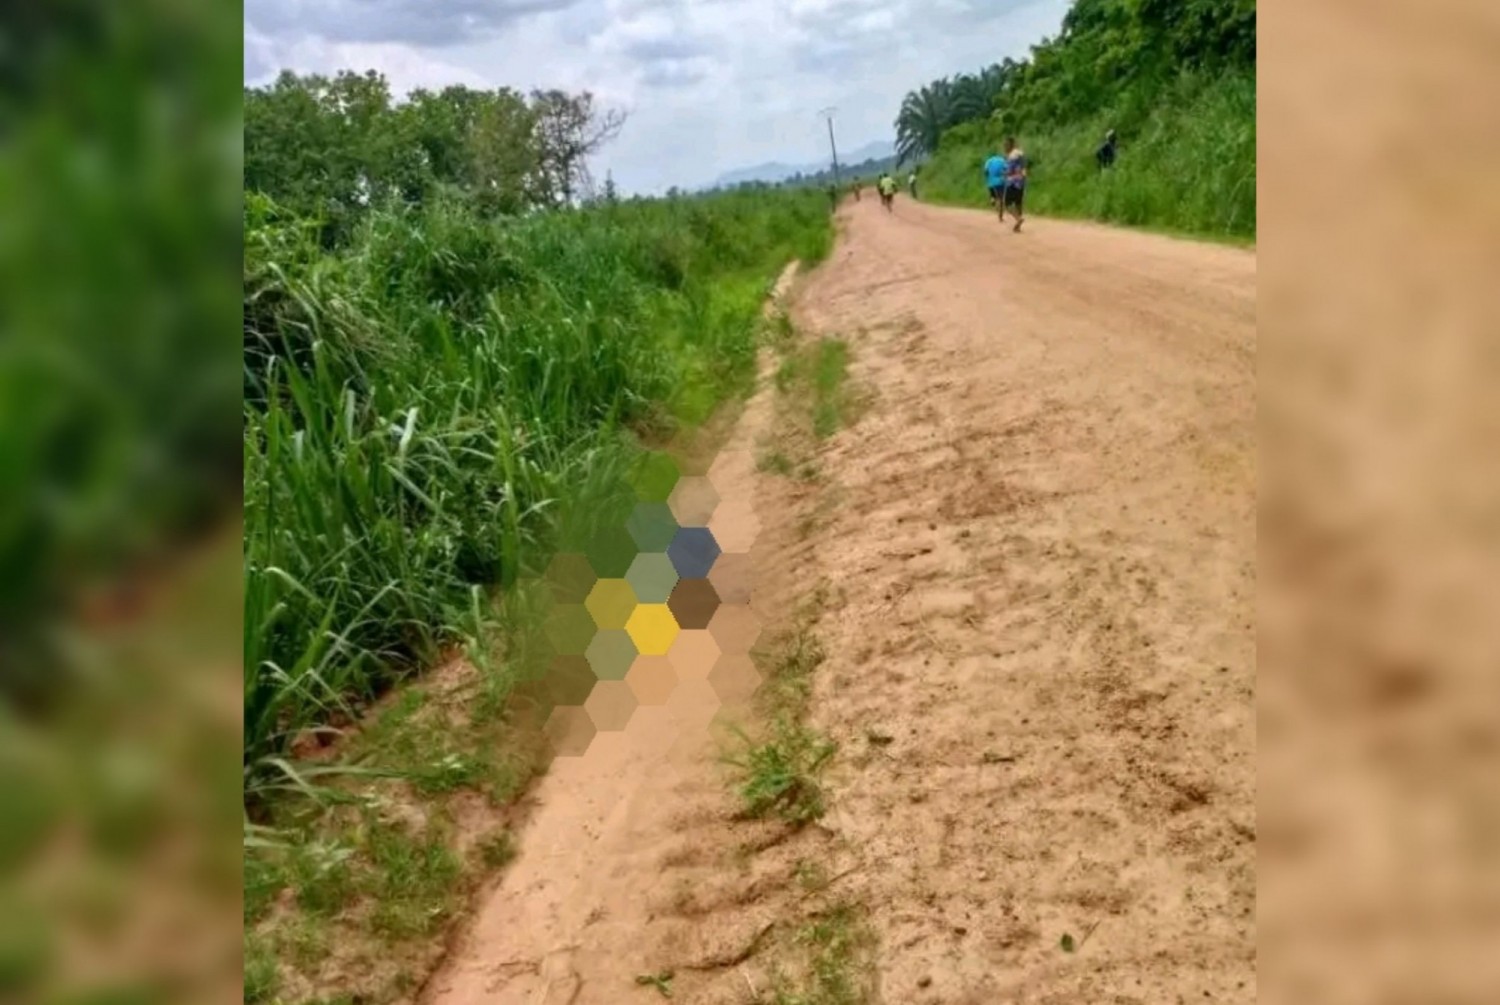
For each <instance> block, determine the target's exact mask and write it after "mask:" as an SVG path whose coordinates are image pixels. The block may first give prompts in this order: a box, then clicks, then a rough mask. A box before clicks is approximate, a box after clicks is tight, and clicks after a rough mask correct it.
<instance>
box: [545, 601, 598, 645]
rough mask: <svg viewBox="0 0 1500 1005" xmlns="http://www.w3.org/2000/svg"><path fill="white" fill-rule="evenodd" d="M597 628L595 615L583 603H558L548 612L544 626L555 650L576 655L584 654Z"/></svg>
mask: <svg viewBox="0 0 1500 1005" xmlns="http://www.w3.org/2000/svg"><path fill="white" fill-rule="evenodd" d="M595 630H596V626H595V624H594V618H593V615H591V614H590V613H589V610H588V608H587V607H585V606H583V605H582V604H558V605H557V606H555V607H553V608H552V610H550V611H548V612H547V620H546V622H545V624H543V626H542V631H543V633H544V634H545V635H546V636H547V641H548V642H550V643H551V644H552V649H553V651H554V652H558V653H562V654H564V655H575V656H581V655H583V651H584V650H585V649H587V648H588V645H589V643H590V642H591V641H593V638H594V632H595Z"/></svg>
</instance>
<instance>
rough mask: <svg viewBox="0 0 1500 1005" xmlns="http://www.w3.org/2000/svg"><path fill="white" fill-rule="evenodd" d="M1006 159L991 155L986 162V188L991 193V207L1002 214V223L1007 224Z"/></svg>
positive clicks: (998, 155)
mask: <svg viewBox="0 0 1500 1005" xmlns="http://www.w3.org/2000/svg"><path fill="white" fill-rule="evenodd" d="M1006 167H1007V165H1006V162H1005V158H1004V157H1003V156H1001V155H1000V154H990V157H989V160H987V161H985V162H984V187H985V188H987V189H989V192H990V205H991V206H994V207H995V210H996V211H997V212H998V213H999V214H1000V222H1001V223H1004V222H1005V204H1004V202H1003V198H1004V196H1005V173H1006Z"/></svg>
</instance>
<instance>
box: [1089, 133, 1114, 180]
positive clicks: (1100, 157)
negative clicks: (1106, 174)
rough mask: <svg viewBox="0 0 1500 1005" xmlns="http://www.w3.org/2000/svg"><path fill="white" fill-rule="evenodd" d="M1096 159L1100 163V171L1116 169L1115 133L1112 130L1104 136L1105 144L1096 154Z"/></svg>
mask: <svg viewBox="0 0 1500 1005" xmlns="http://www.w3.org/2000/svg"><path fill="white" fill-rule="evenodd" d="M1094 159H1095V160H1097V161H1098V162H1099V170H1100V171H1103V170H1104V169H1105V168H1107V167H1114V164H1115V131H1114V130H1113V129H1111V130H1110V131H1109V132H1107V133H1105V134H1104V143H1103V144H1102V145H1101V146H1100V147H1099V149H1098V150H1096V151H1095V152H1094Z"/></svg>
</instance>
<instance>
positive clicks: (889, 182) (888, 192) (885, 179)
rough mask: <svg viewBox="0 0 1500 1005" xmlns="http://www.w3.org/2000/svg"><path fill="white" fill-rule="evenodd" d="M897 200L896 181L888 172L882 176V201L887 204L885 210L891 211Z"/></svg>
mask: <svg viewBox="0 0 1500 1005" xmlns="http://www.w3.org/2000/svg"><path fill="white" fill-rule="evenodd" d="M895 198H896V179H894V178H892V177H891V174H890V172H889V171H887V172H886V173H884V174H882V175H881V176H880V201H881V202H883V203H885V208H886V209H887V210H889V209H890V208H891V203H892V202H893V201H894V200H895Z"/></svg>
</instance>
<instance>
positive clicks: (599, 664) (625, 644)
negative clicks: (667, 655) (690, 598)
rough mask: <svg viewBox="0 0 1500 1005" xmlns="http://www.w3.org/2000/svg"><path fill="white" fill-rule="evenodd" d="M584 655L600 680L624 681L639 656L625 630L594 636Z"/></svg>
mask: <svg viewBox="0 0 1500 1005" xmlns="http://www.w3.org/2000/svg"><path fill="white" fill-rule="evenodd" d="M704 634H705V635H706V634H708V633H707V632H705V633H704ZM583 655H584V658H586V659H587V660H588V661H589V666H591V667H593V668H594V676H596V677H598V678H599V679H600V680H624V679H625V675H626V674H627V673H629V672H630V664H631V663H633V662H634V661H635V657H636V655H637V654H636V650H635V643H634V642H632V641H631V639H630V635H629V634H628V633H627V632H626V631H625V630H624V629H623V628H609V629H601V630H600V631H599V632H597V633H596V634H595V635H594V638H593V640H592V641H591V642H590V643H589V646H588V649H587V650H586V651H585V652H584V654H583Z"/></svg>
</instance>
